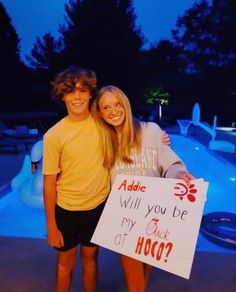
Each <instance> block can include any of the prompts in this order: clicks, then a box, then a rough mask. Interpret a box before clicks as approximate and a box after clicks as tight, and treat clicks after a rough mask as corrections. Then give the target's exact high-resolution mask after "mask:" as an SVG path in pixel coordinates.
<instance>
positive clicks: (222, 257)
mask: <svg viewBox="0 0 236 292" xmlns="http://www.w3.org/2000/svg"><path fill="white" fill-rule="evenodd" d="M166 131H167V132H168V133H171V134H173V133H179V130H178V127H174V128H171V129H166ZM190 134H191V135H193V136H194V138H195V139H196V140H198V141H200V142H201V143H203V144H204V145H205V146H207V143H208V141H209V139H210V138H209V136H207V134H204V133H201V132H200V130H198V131H194V132H192V133H191V132H190ZM204 135H205V136H204ZM217 139H222V140H228V141H230V142H232V143H235V140H236V136H235V135H230V134H227V133H219V134H218V136H217ZM216 152H217V153H218V154H219V155H221V157H223V158H224V159H226V160H228V161H229V162H230V163H232V164H234V165H235V153H234V154H232V153H224V152H221V151H216ZM25 154H27V152H26V150H24V151H22V152H20V153H18V154H15V153H11V151H10V150H9V151H8V150H5V151H4V152H0V190H1V189H2V188H6V187H7V185H8V184H9V181H10V180H11V179H12V178H13V177H14V176H15V175H16V174H17V173H18V172H19V170H20V168H21V165H22V162H23V160H24V156H25ZM0 247H1V261H0V275H1V276H0V287H1V289H0V290H1V291H4V292H21V291H24V292H31V291H34V292H42V291H43V292H51V291H54V271H55V265H56V252H55V251H54V250H53V249H52V248H51V247H49V246H48V244H47V242H46V240H45V239H29V238H15V237H4V236H1V237H0ZM99 266H100V276H99V289H98V292H124V291H125V285H124V278H123V274H122V271H121V267H120V263H119V258H118V255H117V254H116V253H114V252H111V251H108V250H106V249H104V248H101V250H100V257H99ZM235 275H236V253H233V254H232V253H228V254H226V253H213V252H200V251H197V252H196V253H195V257H194V261H193V267H192V272H191V276H190V279H189V280H186V279H183V278H181V277H178V276H175V275H173V274H171V273H167V272H165V271H163V270H160V269H157V268H153V270H152V274H151V278H150V281H149V285H148V288H147V290H146V291H147V292H156V291H161V292H171V291H173V292H175V291H183V292H206V291H207V292H208V291H209V292H211V291H212V292H225V291H227V292H235V291H236V290H235V289H236V276H235ZM81 287H82V284H81V269H80V265H79V257H78V262H77V265H76V268H75V272H74V280H73V285H72V290H71V292H75V291H81Z"/></svg>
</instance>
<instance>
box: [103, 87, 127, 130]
mask: <svg viewBox="0 0 236 292" xmlns="http://www.w3.org/2000/svg"><path fill="white" fill-rule="evenodd" d="M98 105H99V115H100V117H101V118H103V119H104V121H105V122H107V123H108V124H109V125H111V126H113V127H114V128H115V130H116V131H117V132H119V131H122V129H123V126H124V122H125V117H126V115H125V109H124V107H123V106H122V105H121V103H120V102H119V100H118V99H117V97H116V96H115V95H114V94H113V93H111V92H106V93H104V94H103V95H102V96H101V98H100V100H99V104H98Z"/></svg>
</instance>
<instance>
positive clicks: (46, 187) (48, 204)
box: [43, 175, 64, 247]
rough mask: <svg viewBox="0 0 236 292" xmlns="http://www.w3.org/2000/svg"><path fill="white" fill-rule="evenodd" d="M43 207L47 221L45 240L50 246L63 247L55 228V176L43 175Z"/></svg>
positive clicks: (58, 232) (60, 237)
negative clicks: (46, 239)
mask: <svg viewBox="0 0 236 292" xmlns="http://www.w3.org/2000/svg"><path fill="white" fill-rule="evenodd" d="M43 180H44V183H43V195H44V206H45V211H46V221H47V238H48V243H49V244H50V245H51V246H55V247H62V246H64V240H63V236H62V234H61V232H60V230H59V229H58V227H57V223H56V216H55V206H56V202H57V191H56V180H57V175H44V177H43Z"/></svg>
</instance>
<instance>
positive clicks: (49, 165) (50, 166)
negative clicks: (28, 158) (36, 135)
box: [42, 133, 61, 175]
mask: <svg viewBox="0 0 236 292" xmlns="http://www.w3.org/2000/svg"><path fill="white" fill-rule="evenodd" d="M60 155H61V147H60V141H59V139H58V137H56V136H53V135H49V134H48V133H46V134H45V135H44V137H43V169H42V173H43V174H44V175H53V174H58V173H59V172H60V167H59V162H60Z"/></svg>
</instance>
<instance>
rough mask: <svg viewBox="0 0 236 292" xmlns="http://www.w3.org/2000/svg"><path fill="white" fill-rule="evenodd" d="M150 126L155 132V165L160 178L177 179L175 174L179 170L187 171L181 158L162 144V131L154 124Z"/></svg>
mask: <svg viewBox="0 0 236 292" xmlns="http://www.w3.org/2000/svg"><path fill="white" fill-rule="evenodd" d="M152 126H153V127H154V131H155V134H154V135H153V137H155V139H156V143H157V144H156V145H157V153H158V159H157V164H158V168H159V171H160V174H161V176H162V177H166V178H177V173H178V172H179V171H180V170H185V171H187V169H186V166H185V164H184V162H183V161H182V160H181V158H180V157H179V156H178V155H177V154H176V153H175V152H174V151H173V150H172V149H171V147H169V146H166V145H164V144H163V142H162V134H163V131H162V130H161V128H160V127H159V126H158V125H157V124H154V123H153V125H152Z"/></svg>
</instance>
